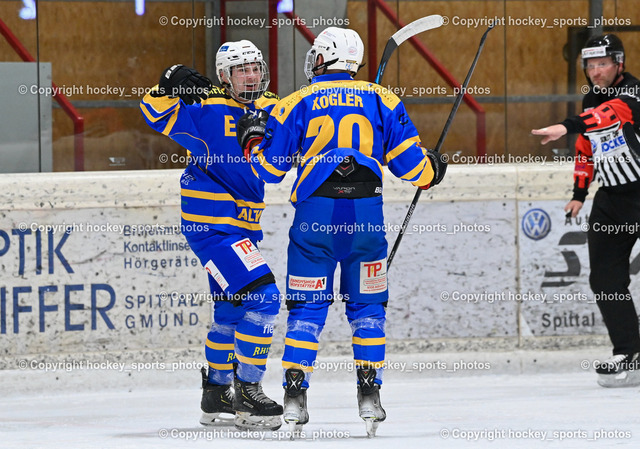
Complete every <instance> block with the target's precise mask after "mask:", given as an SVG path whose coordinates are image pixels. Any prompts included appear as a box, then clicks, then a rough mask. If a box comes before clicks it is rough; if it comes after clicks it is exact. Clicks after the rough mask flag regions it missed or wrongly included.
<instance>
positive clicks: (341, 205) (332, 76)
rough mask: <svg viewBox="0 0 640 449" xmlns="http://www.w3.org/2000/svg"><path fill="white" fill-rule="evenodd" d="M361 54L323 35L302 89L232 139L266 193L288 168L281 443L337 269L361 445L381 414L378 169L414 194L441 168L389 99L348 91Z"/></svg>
mask: <svg viewBox="0 0 640 449" xmlns="http://www.w3.org/2000/svg"><path fill="white" fill-rule="evenodd" d="M363 53H364V46H363V44H362V40H361V39H360V36H359V35H358V34H357V33H356V32H355V31H353V30H349V29H341V28H336V27H330V28H327V29H326V30H324V31H323V32H322V33H321V34H320V35H319V36H318V37H317V38H316V39H315V41H314V44H313V46H312V47H311V49H310V50H309V52H308V53H307V59H306V63H305V73H306V74H307V76H308V77H309V80H310V81H311V85H310V86H308V87H305V88H303V89H301V90H299V91H297V92H295V93H293V94H291V95H290V96H288V97H286V98H284V99H282V100H281V101H280V102H278V104H277V105H276V106H275V107H274V109H273V110H272V111H271V114H270V116H269V117H268V119H265V117H264V114H247V115H245V117H243V118H242V119H241V120H240V121H239V122H238V139H239V142H240V144H241V146H242V147H243V148H244V149H245V152H246V153H247V155H248V156H250V157H251V160H252V163H253V167H254V168H255V169H256V171H257V172H258V174H259V175H260V176H261V177H262V178H263V179H264V180H265V181H267V182H280V181H281V180H282V179H283V177H284V175H285V173H286V172H287V171H289V170H290V169H291V168H292V166H293V163H294V160H295V159H296V158H297V159H298V162H299V164H298V168H297V178H296V180H295V182H294V184H293V189H292V192H291V202H292V204H293V205H294V206H295V208H296V212H295V217H294V220H293V224H292V226H291V229H290V231H289V236H290V243H289V248H288V267H287V308H288V309H289V315H288V320H287V334H286V340H285V351H284V355H283V358H282V366H283V385H284V389H285V396H284V415H283V418H284V420H285V422H287V423H288V424H289V427H290V429H291V430H292V431H294V430H295V429H299V428H300V426H301V425H302V424H305V423H307V422H308V420H309V414H308V412H307V406H306V402H307V397H306V390H307V388H308V387H309V379H310V375H311V372H312V371H313V366H314V363H315V361H316V355H317V351H318V341H319V337H320V333H321V332H322V329H323V326H324V324H325V320H326V317H327V311H328V308H329V305H330V304H331V303H332V301H333V299H334V298H333V276H334V271H335V268H336V266H337V263H338V262H339V263H340V267H341V277H340V296H341V298H342V299H343V300H344V301H345V305H346V315H347V319H348V321H349V324H350V326H351V330H352V335H353V337H352V343H353V354H354V359H355V366H356V368H357V376H356V377H357V384H358V386H357V398H358V405H359V413H360V417H361V418H363V419H364V420H365V422H366V423H367V433H368V434H369V436H373V435H375V431H376V428H377V426H378V423H379V422H381V421H384V419H385V418H386V413H385V411H384V409H383V408H382V406H381V404H380V394H379V389H380V385H381V384H382V371H383V366H384V357H385V319H386V314H385V307H386V304H387V300H388V291H387V265H386V257H387V242H386V240H385V231H384V228H385V227H384V219H383V211H382V179H383V169H382V166H383V165H385V164H386V165H387V166H388V167H389V170H390V171H391V173H393V174H394V175H395V176H397V177H399V178H401V179H403V180H405V181H408V182H410V183H412V184H413V185H415V186H418V187H420V188H424V189H426V188H429V187H431V186H433V185H435V184H438V183H439V182H440V181H441V180H442V178H443V177H444V174H445V171H446V162H445V161H444V160H443V159H442V158H441V157H440V155H439V154H438V153H436V152H434V151H432V150H426V149H424V148H423V147H422V146H421V145H420V138H419V136H418V132H417V130H416V128H415V127H414V125H413V123H412V122H411V120H410V119H409V117H408V115H407V112H406V110H405V108H404V105H403V104H402V102H401V101H400V99H399V98H398V97H397V96H396V95H394V94H393V93H391V92H389V91H388V90H387V89H385V88H383V87H382V86H379V85H377V84H373V83H370V82H367V81H356V80H354V79H353V76H355V74H356V72H357V71H358V69H359V68H360V63H361V61H362V57H363Z"/></svg>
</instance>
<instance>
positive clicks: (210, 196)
mask: <svg viewBox="0 0 640 449" xmlns="http://www.w3.org/2000/svg"><path fill="white" fill-rule="evenodd" d="M180 193H181V194H182V196H186V197H189V198H199V199H201V200H213V201H233V202H235V203H236V204H237V205H238V206H240V207H250V208H251V209H264V208H265V207H266V206H265V204H264V203H253V202H251V201H243V200H237V199H235V198H234V197H232V196H231V195H229V194H228V193H213V192H201V191H199V190H191V189H180Z"/></svg>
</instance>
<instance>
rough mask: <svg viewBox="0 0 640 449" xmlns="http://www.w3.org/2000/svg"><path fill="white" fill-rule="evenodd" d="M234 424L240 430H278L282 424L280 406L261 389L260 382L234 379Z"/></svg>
mask: <svg viewBox="0 0 640 449" xmlns="http://www.w3.org/2000/svg"><path fill="white" fill-rule="evenodd" d="M233 386H234V389H235V394H234V398H233V409H234V410H235V412H236V417H235V421H234V423H235V426H236V428H238V429H240V430H278V429H279V428H280V426H282V421H281V420H280V417H281V416H282V406H281V405H279V404H278V403H276V402H275V401H274V400H272V399H270V398H269V397H268V396H267V395H266V394H264V392H263V391H262V385H261V384H260V382H254V383H251V382H243V381H241V380H240V379H238V378H236V379H235V381H234V384H233Z"/></svg>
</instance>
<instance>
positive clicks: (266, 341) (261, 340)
mask: <svg viewBox="0 0 640 449" xmlns="http://www.w3.org/2000/svg"><path fill="white" fill-rule="evenodd" d="M236 338H237V339H238V340H241V341H244V342H247V343H257V344H259V345H270V344H271V342H272V341H273V337H256V336H253V335H246V334H241V333H240V332H236Z"/></svg>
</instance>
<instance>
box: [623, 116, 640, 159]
mask: <svg viewBox="0 0 640 449" xmlns="http://www.w3.org/2000/svg"><path fill="white" fill-rule="evenodd" d="M622 134H623V135H624V140H625V142H627V146H628V147H629V150H630V151H631V154H632V155H633V157H634V159H635V160H636V162H640V141H638V135H637V134H636V130H635V129H633V124H632V123H631V122H627V123H625V124H624V125H622Z"/></svg>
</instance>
